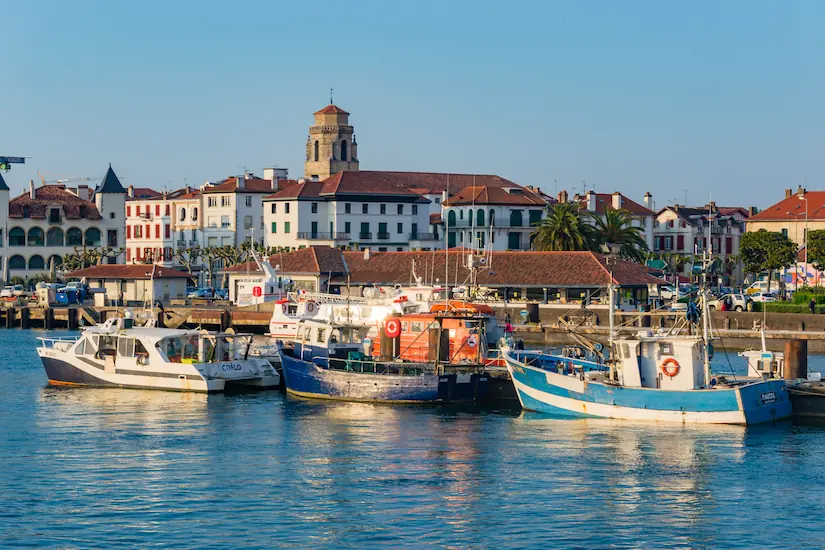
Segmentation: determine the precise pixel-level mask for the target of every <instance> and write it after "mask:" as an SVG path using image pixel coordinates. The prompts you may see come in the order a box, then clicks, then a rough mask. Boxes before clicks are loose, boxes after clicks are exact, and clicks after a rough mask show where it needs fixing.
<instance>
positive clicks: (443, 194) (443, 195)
mask: <svg viewBox="0 0 825 550" xmlns="http://www.w3.org/2000/svg"><path fill="white" fill-rule="evenodd" d="M448 198H450V197H449V196H448V195H447V191H446V190H445V191H442V192H441V204H444V203H445V202H447V199H448Z"/></svg>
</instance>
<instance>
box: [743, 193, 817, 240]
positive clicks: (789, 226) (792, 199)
mask: <svg viewBox="0 0 825 550" xmlns="http://www.w3.org/2000/svg"><path fill="white" fill-rule="evenodd" d="M763 229H764V230H765V231H776V232H779V233H782V234H783V235H785V236H786V237H788V238H789V239H791V240H792V241H793V242H795V243H796V244H797V245H798V246H799V247H804V246H805V236H806V235H807V232H808V231H815V230H821V229H825V191H808V190H807V189H805V188H803V187H799V188H798V189H797V190H796V192H794V191H793V190H792V189H785V197H784V198H783V199H782V200H781V201H779V202H777V203H776V204H772V205H771V206H769V207H767V208H765V209H764V210H762V211H761V212H759V213H758V214H754V215H752V216H751V217H750V218H748V224H747V230H748V231H749V232H750V231H760V230H763Z"/></svg>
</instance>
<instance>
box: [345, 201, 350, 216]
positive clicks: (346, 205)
mask: <svg viewBox="0 0 825 550" xmlns="http://www.w3.org/2000/svg"><path fill="white" fill-rule="evenodd" d="M344 214H352V204H351V203H348V202H345V203H344Z"/></svg>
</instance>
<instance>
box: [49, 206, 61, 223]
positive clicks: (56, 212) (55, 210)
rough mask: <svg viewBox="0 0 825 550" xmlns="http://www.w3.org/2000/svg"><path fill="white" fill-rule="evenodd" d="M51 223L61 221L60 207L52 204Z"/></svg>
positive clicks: (50, 210) (50, 209)
mask: <svg viewBox="0 0 825 550" xmlns="http://www.w3.org/2000/svg"><path fill="white" fill-rule="evenodd" d="M49 223H60V208H59V207H56V206H52V207H51V208H49Z"/></svg>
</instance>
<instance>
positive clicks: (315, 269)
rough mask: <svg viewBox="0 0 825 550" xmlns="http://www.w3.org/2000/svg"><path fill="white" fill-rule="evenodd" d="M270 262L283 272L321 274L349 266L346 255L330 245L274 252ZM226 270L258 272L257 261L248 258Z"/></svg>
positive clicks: (334, 271) (341, 271) (338, 271)
mask: <svg viewBox="0 0 825 550" xmlns="http://www.w3.org/2000/svg"><path fill="white" fill-rule="evenodd" d="M269 263H270V264H272V265H273V266H279V268H280V269H279V271H280V272H281V273H310V274H316V275H320V274H321V273H330V272H331V273H333V274H336V273H346V271H347V266H346V264H345V263H344V257H343V256H342V253H341V251H340V250H338V249H337V248H332V247H329V246H309V247H307V248H300V249H298V250H294V251H292V252H284V253H280V254H273V255H272V256H270V258H269ZM226 271H228V272H230V273H239V272H246V271H250V272H253V273H254V272H258V271H259V270H258V266H257V265H255V262H254V261H252V260H248V261H246V262H244V263H242V264H238V265H236V266H232V267H230V268H228V269H226Z"/></svg>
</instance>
